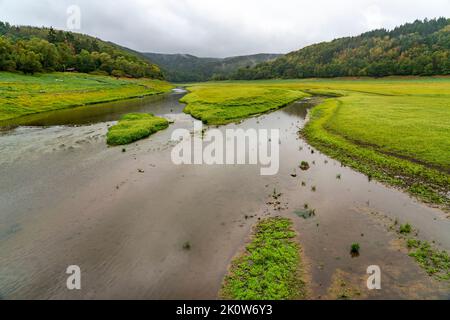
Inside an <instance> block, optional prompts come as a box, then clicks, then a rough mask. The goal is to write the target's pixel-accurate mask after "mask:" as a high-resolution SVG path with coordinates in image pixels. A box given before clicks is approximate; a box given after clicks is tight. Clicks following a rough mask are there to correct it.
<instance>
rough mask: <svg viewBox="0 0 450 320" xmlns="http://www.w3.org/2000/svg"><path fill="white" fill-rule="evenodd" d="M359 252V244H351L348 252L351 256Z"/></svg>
mask: <svg viewBox="0 0 450 320" xmlns="http://www.w3.org/2000/svg"><path fill="white" fill-rule="evenodd" d="M360 250H361V246H360V244H359V243H353V244H352V246H351V248H350V252H351V253H352V254H359V251H360Z"/></svg>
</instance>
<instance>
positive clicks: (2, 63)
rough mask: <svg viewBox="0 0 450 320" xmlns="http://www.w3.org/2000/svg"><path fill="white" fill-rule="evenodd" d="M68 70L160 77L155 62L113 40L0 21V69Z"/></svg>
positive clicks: (27, 70)
mask: <svg viewBox="0 0 450 320" xmlns="http://www.w3.org/2000/svg"><path fill="white" fill-rule="evenodd" d="M68 70H72V71H78V72H84V73H95V74H104V75H113V76H117V77H119V76H120V77H133V78H142V77H148V78H157V79H162V78H163V75H162V73H161V70H160V69H159V67H158V66H157V65H155V64H153V63H151V62H149V60H148V59H147V58H145V57H143V56H142V55H141V54H140V53H138V52H135V51H133V50H130V49H127V48H123V47H121V46H119V45H116V44H114V43H111V42H105V41H102V40H100V39H97V38H94V37H91V36H87V35H82V34H78V33H73V32H65V31H57V30H54V29H53V28H36V27H28V26H12V25H10V24H8V23H4V22H1V21H0V71H21V72H24V73H31V74H33V73H35V72H52V71H68Z"/></svg>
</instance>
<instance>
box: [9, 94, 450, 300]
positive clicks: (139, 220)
mask: <svg viewBox="0 0 450 320" xmlns="http://www.w3.org/2000/svg"><path fill="white" fill-rule="evenodd" d="M183 94H184V93H180V92H174V93H172V94H167V95H164V96H158V97H150V98H143V99H137V100H131V101H125V102H115V103H110V104H102V105H95V106H88V107H82V108H75V109H70V110H61V111H55V112H50V113H47V114H42V115H35V116H30V117H26V118H23V119H20V120H19V122H16V123H10V124H9V125H10V126H11V125H12V126H13V127H14V128H13V129H11V130H3V131H0V298H4V299H22V298H25V299H29V298H38V299H79V298H86V299H89V298H91V299H105V298H110V299H120V298H125V299H127V298H134V299H215V298H217V293H218V291H219V289H220V285H221V281H222V279H223V276H224V275H225V274H226V272H227V267H228V265H229V263H230V261H231V260H232V258H233V257H234V256H235V255H236V254H237V253H238V252H240V251H241V250H242V248H243V247H244V245H245V243H246V241H247V240H248V239H249V235H250V233H251V228H252V226H254V225H255V224H256V223H257V221H258V220H259V219H263V218H265V217H269V216H277V215H282V216H285V217H289V218H291V219H292V220H293V221H294V223H295V228H296V230H297V231H298V234H299V238H298V240H299V242H300V244H301V246H302V256H303V259H302V260H303V261H302V263H303V266H304V269H305V273H306V278H307V280H308V283H309V291H310V294H309V295H310V298H312V299H327V298H336V294H337V293H336V292H337V291H339V290H341V289H342V284H343V283H345V288H348V290H349V292H352V297H354V298H370V299H381V298H388V299H391V298H444V299H445V298H449V296H450V290H449V288H448V284H445V283H442V282H437V281H435V280H433V279H432V278H430V277H429V276H428V275H427V274H426V273H425V272H424V271H423V270H422V269H421V268H420V267H419V266H418V265H417V264H416V263H415V261H414V260H413V259H412V258H410V257H409V256H408V255H407V251H406V250H405V248H404V246H402V244H401V243H400V242H399V240H398V236H397V235H396V233H395V232H393V231H391V230H389V227H390V226H391V225H392V223H393V221H394V220H396V219H397V220H398V221H399V222H400V223H406V222H409V223H410V224H412V225H413V226H414V228H415V229H417V230H418V232H419V237H420V238H421V239H425V240H428V241H434V242H435V243H436V245H437V246H439V247H440V248H442V249H446V250H449V249H450V232H449V231H450V220H449V219H448V218H447V217H446V214H445V213H444V212H442V211H440V210H438V209H433V208H430V207H427V206H426V205H424V204H421V203H418V202H417V201H416V200H414V199H412V198H410V197H409V196H408V195H406V194H405V193H403V192H400V191H397V190H394V189H391V188H388V187H386V186H384V185H382V184H380V183H377V182H374V181H369V180H368V179H367V177H365V176H364V175H362V174H359V173H357V172H354V171H353V170H351V169H349V168H345V167H342V166H341V165H340V163H338V162H337V161H334V160H333V159H330V158H328V157H326V156H325V155H323V154H321V153H320V152H318V151H316V150H314V149H313V148H311V147H310V146H309V145H308V144H307V143H306V142H305V141H303V140H302V139H300V138H299V135H298V131H299V129H300V128H301V127H302V126H303V125H304V123H305V121H306V120H305V119H306V118H307V114H308V112H307V111H308V108H310V107H312V106H313V105H314V104H315V103H317V102H318V100H317V99H312V100H308V101H303V102H297V103H293V104H292V105H290V106H288V107H286V108H283V109H282V110H279V111H276V112H273V113H270V114H265V115H261V116H259V117H255V118H251V119H247V120H245V121H243V122H241V123H239V124H230V125H227V126H223V127H220V128H219V129H220V130H222V131H223V130H226V129H231V128H242V129H248V128H255V129H272V128H273V129H279V130H280V133H281V137H280V141H279V144H280V145H279V146H280V170H279V173H278V174H277V175H275V176H261V175H260V167H259V166H252V165H214V166H207V165H201V166H199V165H197V166H195V165H192V166H190V165H181V166H176V165H174V164H173V163H172V161H171V151H172V148H173V145H174V143H173V142H170V137H171V134H172V132H173V130H175V129H178V128H187V129H189V130H192V129H193V119H192V118H191V117H190V116H189V115H186V114H184V113H183V112H182V110H183V108H184V106H183V105H182V104H180V103H179V102H178V100H179V99H180V98H181V96H182V95H183ZM129 112H151V113H154V114H156V115H159V116H164V117H167V118H169V119H170V120H173V121H174V123H173V124H172V125H171V126H170V128H169V129H167V130H165V131H162V132H159V133H157V134H155V135H154V136H152V137H150V138H148V139H145V140H142V141H139V142H138V143H134V144H132V145H129V146H127V147H126V152H122V148H120V147H119V148H109V147H107V146H106V142H105V134H106V132H107V128H108V126H110V125H112V124H114V121H116V120H118V119H119V118H120V116H121V115H123V114H125V113H129ZM301 161H308V162H309V163H310V165H311V167H310V169H309V170H307V171H302V170H300V169H299V164H300V162H301ZM338 177H339V178H338ZM274 189H275V190H276V191H277V192H280V193H282V196H281V198H280V205H279V206H277V207H274V206H273V204H271V200H272V199H271V194H272V193H273V192H274ZM306 204H307V205H308V208H311V209H315V212H316V215H315V216H313V217H308V218H305V217H304V216H303V217H302V216H301V215H299V214H298V213H299V212H300V211H301V210H303V209H304V208H305V205H306ZM186 242H189V243H190V246H191V248H190V250H185V249H183V246H184V244H185V243H186ZM355 242H358V243H359V244H360V245H361V252H360V256H359V257H356V258H355V257H352V256H351V255H350V252H349V250H350V246H351V244H352V243H355ZM70 265H78V266H80V268H81V271H82V290H80V291H68V290H67V288H66V279H67V275H66V273H65V271H66V269H67V267H68V266H70ZM371 265H377V266H380V268H381V271H382V289H381V290H373V291H369V290H368V289H367V287H366V280H367V277H368V275H367V273H366V270H367V267H368V266H371Z"/></svg>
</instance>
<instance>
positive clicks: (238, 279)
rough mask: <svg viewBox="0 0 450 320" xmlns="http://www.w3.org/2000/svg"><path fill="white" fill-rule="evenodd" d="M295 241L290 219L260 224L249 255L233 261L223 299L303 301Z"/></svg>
mask: <svg viewBox="0 0 450 320" xmlns="http://www.w3.org/2000/svg"><path fill="white" fill-rule="evenodd" d="M294 238H295V232H294V231H293V230H292V222H291V221H290V220H289V219H284V218H271V219H267V220H263V221H261V222H259V223H258V225H257V226H256V227H255V232H254V236H253V239H252V241H251V243H250V244H249V245H248V246H247V248H246V252H245V253H244V254H243V255H241V256H239V257H238V258H236V259H235V260H234V261H233V263H232V266H231V269H230V272H229V274H228V275H227V276H226V278H225V280H224V283H223V288H222V291H221V297H222V298H224V299H232V300H292V299H299V298H304V296H305V285H304V282H303V280H301V271H300V254H299V247H298V244H297V243H296V242H295V241H294Z"/></svg>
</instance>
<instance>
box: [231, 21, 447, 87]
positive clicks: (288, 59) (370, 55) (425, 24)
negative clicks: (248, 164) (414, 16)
mask: <svg viewBox="0 0 450 320" xmlns="http://www.w3.org/2000/svg"><path fill="white" fill-rule="evenodd" d="M448 74H450V19H446V18H439V19H432V20H427V19H425V20H424V21H420V20H416V21H415V22H413V23H407V24H405V25H402V26H400V27H397V28H395V29H393V30H391V31H388V30H386V29H379V30H374V31H371V32H367V33H364V34H362V35H360V36H357V37H347V38H341V39H337V40H334V41H331V42H323V43H319V44H315V45H312V46H309V47H306V48H304V49H301V50H299V51H296V52H292V53H289V54H287V55H285V56H283V57H281V58H278V59H276V60H274V61H271V62H266V63H261V64H259V65H257V66H256V67H254V68H251V67H247V68H241V69H239V70H238V71H237V72H236V73H235V74H233V76H232V77H231V78H232V79H243V80H255V79H272V78H311V77H345V76H372V77H383V76H391V75H420V76H431V75H448Z"/></svg>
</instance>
